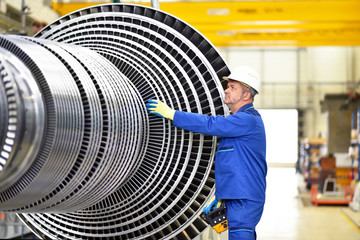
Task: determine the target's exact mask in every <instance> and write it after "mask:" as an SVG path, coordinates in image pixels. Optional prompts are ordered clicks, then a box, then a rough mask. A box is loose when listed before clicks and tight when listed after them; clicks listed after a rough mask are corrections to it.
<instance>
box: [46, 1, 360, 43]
mask: <svg viewBox="0 0 360 240" xmlns="http://www.w3.org/2000/svg"><path fill="white" fill-rule="evenodd" d="M111 2H112V1H102V2H101V1H99V2H94V1H92V2H87V1H81V2H80V1H68V2H66V1H52V8H53V9H54V10H55V11H57V12H58V13H59V14H60V15H65V14H68V13H71V12H73V11H76V10H78V9H81V8H85V7H89V6H93V5H96V4H103V3H111ZM121 3H129V4H141V5H147V6H151V4H150V0H149V1H121ZM160 9H161V10H163V11H165V12H167V13H170V14H172V15H174V16H176V17H178V18H180V19H182V20H184V21H186V22H187V23H189V24H190V25H192V26H194V27H195V28H196V29H197V30H199V31H200V32H201V33H202V34H203V35H205V36H206V38H208V39H209V40H210V41H211V42H212V43H213V44H214V45H215V46H218V47H227V46H300V47H301V46H359V45H360V14H359V10H360V1H358V0H321V1H319V0H316V1H312V0H300V1H297V0H291V1H289V0H287V1H281V0H280V1H160Z"/></svg>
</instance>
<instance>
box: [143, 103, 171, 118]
mask: <svg viewBox="0 0 360 240" xmlns="http://www.w3.org/2000/svg"><path fill="white" fill-rule="evenodd" d="M146 108H147V110H148V111H149V113H151V114H155V115H157V116H159V117H162V118H168V119H170V120H173V119H174V115H175V110H174V109H171V108H170V107H169V106H168V105H166V104H165V103H163V102H160V101H159V100H153V99H150V100H149V101H148V104H146Z"/></svg>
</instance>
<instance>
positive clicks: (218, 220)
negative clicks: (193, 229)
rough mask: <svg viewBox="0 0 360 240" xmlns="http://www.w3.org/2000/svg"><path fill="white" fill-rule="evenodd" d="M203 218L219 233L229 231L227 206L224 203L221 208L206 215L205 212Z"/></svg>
mask: <svg viewBox="0 0 360 240" xmlns="http://www.w3.org/2000/svg"><path fill="white" fill-rule="evenodd" d="M201 218H202V219H204V220H205V222H207V223H208V224H210V226H211V227H212V228H213V229H214V230H215V231H216V232H217V233H222V232H224V231H226V230H227V229H228V222H227V217H226V206H225V203H224V202H222V203H221V205H220V206H219V207H217V208H216V209H214V210H211V211H210V212H208V214H206V213H205V212H203V213H202V214H201Z"/></svg>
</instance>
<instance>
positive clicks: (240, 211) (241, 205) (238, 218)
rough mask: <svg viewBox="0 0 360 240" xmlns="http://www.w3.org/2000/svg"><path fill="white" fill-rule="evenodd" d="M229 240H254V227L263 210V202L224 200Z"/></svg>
mask: <svg viewBox="0 0 360 240" xmlns="http://www.w3.org/2000/svg"><path fill="white" fill-rule="evenodd" d="M225 205H226V210H227V220H228V225H229V230H228V231H229V240H255V239H256V231H255V227H256V225H257V224H258V222H259V221H260V218H261V215H262V213H263V210H264V203H263V202H255V201H250V200H246V199H231V200H225Z"/></svg>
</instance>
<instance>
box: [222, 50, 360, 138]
mask: <svg viewBox="0 0 360 240" xmlns="http://www.w3.org/2000/svg"><path fill="white" fill-rule="evenodd" d="M219 51H220V53H221V54H222V56H223V57H224V58H225V60H226V62H227V63H228V64H229V67H230V69H232V68H234V67H235V66H237V65H243V64H245V65H250V66H252V67H253V68H255V69H256V70H257V71H259V73H260V75H261V77H262V88H261V94H259V95H258V96H257V97H256V98H255V103H254V104H255V107H257V108H259V109H298V110H300V111H302V113H303V120H304V129H303V135H304V137H317V136H319V135H321V136H322V137H327V134H328V118H327V113H326V112H321V104H320V103H321V101H323V100H324V97H325V95H326V94H344V93H346V94H350V93H351V90H353V89H356V87H357V86H358V83H359V81H360V68H359V66H360V65H359V64H360V47H337V46H333V47H306V48H292V47H277V48H246V47H231V48H219Z"/></svg>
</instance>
